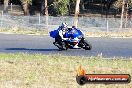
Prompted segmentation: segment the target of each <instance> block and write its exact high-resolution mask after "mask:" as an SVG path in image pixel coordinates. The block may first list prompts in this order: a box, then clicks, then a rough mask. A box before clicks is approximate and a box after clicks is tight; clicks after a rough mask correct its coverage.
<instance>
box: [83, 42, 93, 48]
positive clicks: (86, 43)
mask: <svg viewBox="0 0 132 88" xmlns="http://www.w3.org/2000/svg"><path fill="white" fill-rule="evenodd" d="M83 49H85V50H91V49H92V45H91V44H89V43H88V42H87V41H86V40H84V41H83Z"/></svg>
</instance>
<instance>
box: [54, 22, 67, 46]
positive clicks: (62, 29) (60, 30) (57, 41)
mask: <svg viewBox="0 0 132 88" xmlns="http://www.w3.org/2000/svg"><path fill="white" fill-rule="evenodd" d="M57 30H58V34H57V36H56V37H55V42H54V43H53V44H54V45H58V44H59V45H62V40H66V39H68V38H65V37H64V35H65V33H66V32H67V31H68V25H67V23H62V24H61V26H59V28H58V29H57Z"/></svg>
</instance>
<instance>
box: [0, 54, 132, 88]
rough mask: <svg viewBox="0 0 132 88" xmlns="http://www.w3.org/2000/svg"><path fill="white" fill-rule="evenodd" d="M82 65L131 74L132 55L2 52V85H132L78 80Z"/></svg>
mask: <svg viewBox="0 0 132 88" xmlns="http://www.w3.org/2000/svg"><path fill="white" fill-rule="evenodd" d="M80 65H82V66H83V67H84V68H85V69H86V71H87V73H88V74H101V73H102V74H130V75H132V69H131V68H132V60H131V59H130V58H101V57H77V56H76V57H75V56H62V55H42V54H33V55H32V54H24V53H17V54H4V53H0V88H6V87H7V88H8V87H12V88H38V87H39V88H80V87H81V88H131V86H132V83H129V84H109V85H105V84H87V85H84V86H79V85H78V84H77V83H76V74H77V72H76V70H77V68H78V67H79V66H80Z"/></svg>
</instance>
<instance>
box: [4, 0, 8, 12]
mask: <svg viewBox="0 0 132 88" xmlns="http://www.w3.org/2000/svg"><path fill="white" fill-rule="evenodd" d="M8 2H9V0H4V13H8Z"/></svg>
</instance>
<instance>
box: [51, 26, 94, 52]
mask: <svg viewBox="0 0 132 88" xmlns="http://www.w3.org/2000/svg"><path fill="white" fill-rule="evenodd" d="M58 32H59V30H54V31H51V32H50V37H52V38H56V37H59V35H58ZM64 37H65V38H67V40H63V39H61V43H59V44H57V45H55V42H54V43H53V44H54V45H55V46H57V47H58V48H59V49H60V50H67V49H81V48H83V49H85V50H91V49H92V46H91V44H89V43H88V42H87V41H86V39H85V38H84V35H83V33H82V32H81V31H80V30H79V29H77V28H68V31H67V32H66V33H65V35H64Z"/></svg>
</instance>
